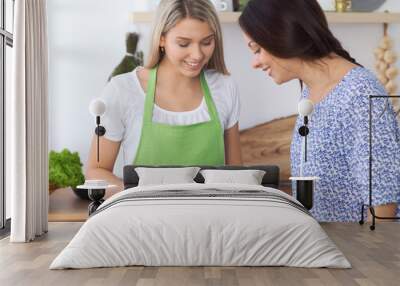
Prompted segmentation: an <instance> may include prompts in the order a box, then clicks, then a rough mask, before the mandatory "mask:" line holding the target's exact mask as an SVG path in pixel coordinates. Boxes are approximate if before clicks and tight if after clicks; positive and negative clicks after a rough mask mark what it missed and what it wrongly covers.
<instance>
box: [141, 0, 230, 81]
mask: <svg viewBox="0 0 400 286" xmlns="http://www.w3.org/2000/svg"><path fill="white" fill-rule="evenodd" d="M185 18H192V19H197V20H200V21H202V22H206V23H208V24H209V25H210V28H211V30H212V31H213V32H214V34H215V50H214V53H213V55H212V57H211V59H210V60H209V62H208V64H207V69H215V70H216V71H218V72H220V73H222V74H229V72H228V70H227V68H226V65H225V60H224V49H223V43H222V29H221V24H220V22H219V19H218V16H217V12H216V10H215V8H214V6H213V4H211V2H210V1H209V0H161V2H160V4H159V6H158V9H157V13H156V18H155V23H154V26H153V33H152V35H153V36H152V40H151V44H150V51H149V56H148V60H147V62H146V65H145V67H146V68H154V67H155V66H156V65H157V64H159V63H160V61H161V60H162V57H163V55H162V53H161V50H160V40H161V36H164V35H165V34H166V33H168V31H169V30H171V29H172V28H173V27H174V26H175V25H176V24H177V23H178V22H179V21H180V20H183V19H185Z"/></svg>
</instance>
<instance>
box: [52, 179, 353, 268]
mask: <svg viewBox="0 0 400 286" xmlns="http://www.w3.org/2000/svg"><path fill="white" fill-rule="evenodd" d="M168 190H180V191H185V190H188V191H192V192H198V193H207V192H208V191H213V192H214V193H215V192H216V191H218V192H224V191H229V192H232V191H233V192H239V191H241V190H242V191H243V190H244V191H247V190H248V191H250V190H253V191H263V192H264V191H265V192H266V193H268V194H270V195H272V196H276V197H281V198H284V199H285V200H290V202H293V203H297V204H299V203H298V202H297V201H296V200H294V199H293V198H292V197H290V196H288V195H286V194H285V193H283V192H281V191H279V190H276V189H272V188H266V187H262V186H254V185H253V186H250V185H238V184H236V185H231V184H184V185H183V184H180V185H165V186H146V187H135V188H132V189H129V190H126V191H123V192H121V193H118V194H116V195H114V196H112V197H111V198H109V199H108V200H107V201H105V202H104V203H103V204H102V205H101V206H100V208H99V209H98V212H97V213H96V214H95V215H93V216H92V217H90V218H89V219H88V220H87V221H86V223H85V224H84V225H83V226H82V227H81V229H80V230H79V232H78V233H77V234H76V235H75V237H74V238H73V239H72V241H71V242H70V243H69V244H68V245H67V246H66V247H65V249H64V250H63V251H62V252H61V253H60V254H59V255H58V256H57V257H56V259H55V260H54V261H53V262H52V264H51V265H50V269H63V268H91V267H114V266H128V265H145V266H194V265H198V266H211V265H213V266H245V265H246V266H293V267H332V268H350V267H351V266H350V263H349V262H348V261H347V259H346V258H345V257H344V255H343V254H342V252H341V251H340V250H338V248H337V247H336V245H335V244H334V243H333V242H332V241H331V240H330V238H329V237H328V236H327V234H326V233H325V232H324V230H323V229H322V228H321V227H320V225H319V224H318V222H317V221H316V220H314V219H313V218H312V217H311V216H310V215H308V214H307V213H306V212H304V211H301V210H300V209H299V208H298V207H294V206H293V205H290V204H287V203H282V201H281V200H275V199H268V200H266V199H263V198H254V197H251V196H249V197H248V198H247V197H243V196H241V197H235V196H232V197H230V196H227V197H218V196H217V197H207V196H206V197H204V196H203V197H195V196H194V197H190V196H182V197H179V195H178V196H175V197H171V198H168V197H167V198H165V197H161V198H139V199H132V200H129V199H128V200H123V199H122V198H129V196H136V195H137V194H139V193H138V192H142V193H140V195H141V194H144V195H146V193H144V192H150V191H151V192H153V193H154V192H155V191H160V192H161V193H162V192H165V191H168ZM244 193H246V192H244ZM249 194H251V192H249Z"/></svg>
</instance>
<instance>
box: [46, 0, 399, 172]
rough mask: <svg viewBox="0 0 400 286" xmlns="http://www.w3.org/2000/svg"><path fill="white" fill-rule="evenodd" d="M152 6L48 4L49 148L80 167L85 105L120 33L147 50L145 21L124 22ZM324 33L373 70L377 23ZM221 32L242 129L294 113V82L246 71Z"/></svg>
mask: <svg viewBox="0 0 400 286" xmlns="http://www.w3.org/2000/svg"><path fill="white" fill-rule="evenodd" d="M151 1H155V2H156V1H157V0H151ZM151 5H152V4H148V3H147V2H146V0H135V1H133V0H118V1H112V0H48V14H49V15H48V21H49V51H50V78H49V80H50V86H49V91H50V94H49V96H50V100H49V116H50V124H49V128H50V130H49V134H50V135H49V146H50V149H52V150H61V149H62V148H69V149H70V150H72V151H78V152H79V154H80V155H81V160H82V162H86V160H87V155H88V150H89V143H90V138H91V134H92V132H93V126H94V119H93V118H92V117H91V116H90V115H89V113H88V108H87V107H88V104H89V102H90V101H91V99H93V98H94V97H96V96H98V95H99V94H100V92H101V90H102V88H103V86H104V85H105V83H106V81H107V78H108V76H109V74H110V73H111V71H112V69H113V68H114V67H115V66H116V65H117V64H118V63H119V61H120V60H121V58H122V57H123V55H124V53H125V43H124V41H125V33H126V32H128V31H138V32H140V33H141V34H142V38H141V42H140V45H139V49H143V50H144V52H145V53H146V51H147V47H148V40H149V24H139V25H134V24H132V23H130V22H129V13H130V12H131V11H138V10H146V9H148V7H149V6H151ZM380 10H390V11H393V12H395V11H397V12H400V1H398V0H389V1H387V3H386V4H385V5H384V6H383V7H382V8H381V9H380ZM399 27H400V25H398V24H396V25H391V26H390V30H389V32H390V34H391V36H392V37H393V38H394V40H395V48H396V52H397V54H398V55H400V32H399V31H400V29H399ZM331 28H332V30H333V32H334V34H335V35H336V36H337V37H338V38H339V39H340V40H341V41H342V43H343V45H344V46H345V48H346V49H348V50H349V52H350V53H351V54H352V55H353V56H354V57H355V58H357V60H358V61H359V62H360V63H362V64H363V65H365V66H366V67H367V68H370V69H373V65H374V59H373V54H372V51H373V49H374V48H375V47H376V46H377V45H378V42H379V40H380V39H381V37H382V30H383V28H382V25H378V24H377V25H375V24H368V25H366V24H335V25H332V26H331ZM223 30H224V41H225V52H226V61H227V64H228V68H229V69H230V71H231V73H232V76H233V77H234V78H235V80H236V82H237V84H238V86H239V89H240V92H241V102H242V113H241V117H240V124H241V128H242V129H244V128H249V127H252V126H255V125H257V124H261V123H264V122H267V121H270V120H272V119H275V118H279V117H285V116H289V115H292V114H294V113H295V112H296V102H297V99H298V97H299V85H298V83H297V82H291V83H289V84H286V85H284V86H276V85H275V84H274V83H273V82H272V81H271V80H270V79H269V78H266V77H265V76H264V75H263V74H262V73H261V72H259V71H254V70H252V69H251V67H250V60H251V54H250V52H249V51H248V50H247V47H246V46H245V44H244V41H243V40H242V35H241V32H240V30H239V28H238V26H237V25H236V24H224V25H223ZM398 65H399V64H398ZM398 82H399V81H398ZM121 167H122V166H121V161H120V160H119V161H118V162H117V169H118V171H117V172H116V173H117V174H119V175H121Z"/></svg>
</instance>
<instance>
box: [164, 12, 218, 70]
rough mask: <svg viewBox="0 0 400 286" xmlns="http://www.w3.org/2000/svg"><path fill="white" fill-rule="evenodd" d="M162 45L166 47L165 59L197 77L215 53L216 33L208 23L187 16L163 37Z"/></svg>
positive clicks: (178, 68)
mask: <svg viewBox="0 0 400 286" xmlns="http://www.w3.org/2000/svg"><path fill="white" fill-rule="evenodd" d="M160 47H163V48H164V49H165V57H164V60H167V61H169V62H170V63H171V64H172V65H173V66H174V67H175V68H176V69H177V70H178V71H179V72H180V73H182V74H183V75H185V76H188V77H196V76H198V75H199V74H200V72H201V70H202V69H203V68H204V66H206V65H207V63H208V61H209V60H210V59H211V57H212V55H213V53H214V50H215V35H214V32H213V31H212V30H211V28H210V25H209V24H208V23H206V22H202V21H200V20H196V19H192V18H185V19H183V20H181V21H179V22H178V23H177V24H176V25H175V26H174V27H173V28H172V29H170V30H169V31H168V33H166V35H164V36H162V37H161V40H160Z"/></svg>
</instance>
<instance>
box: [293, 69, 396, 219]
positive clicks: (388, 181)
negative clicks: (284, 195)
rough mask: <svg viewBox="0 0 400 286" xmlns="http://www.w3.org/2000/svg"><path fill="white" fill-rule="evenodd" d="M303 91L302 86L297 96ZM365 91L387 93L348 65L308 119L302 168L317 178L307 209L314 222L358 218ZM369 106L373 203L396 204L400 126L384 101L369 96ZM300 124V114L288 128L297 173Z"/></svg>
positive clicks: (365, 150) (364, 165)
mask: <svg viewBox="0 0 400 286" xmlns="http://www.w3.org/2000/svg"><path fill="white" fill-rule="evenodd" d="M308 95H309V90H308V88H307V87H305V89H304V90H303V93H302V97H308ZM369 95H386V92H385V90H384V88H383V87H382V85H381V84H380V83H379V82H378V80H377V79H376V77H375V76H374V75H373V74H372V73H371V72H370V71H368V70H367V69H365V68H361V67H356V68H353V69H352V70H350V71H349V72H348V73H347V74H346V75H345V76H344V78H343V79H342V80H341V82H340V83H339V84H338V85H337V86H336V87H335V88H334V89H333V90H331V91H330V93H329V94H328V95H327V96H326V97H325V98H324V99H323V100H322V101H321V102H319V103H318V104H316V105H315V108H314V112H313V113H312V115H311V116H310V118H309V128H310V133H309V135H308V138H307V140H308V142H307V145H308V146H307V156H308V158H307V163H305V164H303V167H302V168H303V175H304V176H318V177H319V178H320V180H318V181H317V182H316V187H315V192H314V206H313V208H312V209H311V213H312V214H313V216H314V217H315V218H316V219H317V220H319V221H345V222H350V221H358V220H360V218H361V217H360V216H361V205H362V204H363V203H366V204H367V203H368V202H369V197H368V195H369ZM372 106H373V108H372V110H373V114H372V118H373V121H372V125H373V135H372V142H373V143H372V146H373V148H372V158H373V161H372V162H373V163H372V166H373V167H372V178H373V180H372V182H373V185H372V190H373V191H372V194H373V195H372V204H373V205H383V204H388V203H399V202H400V128H399V124H398V122H397V120H396V117H395V112H394V110H393V106H392V105H391V103H390V101H389V100H388V99H385V98H382V99H380V98H378V99H373V105H372ZM302 123H303V118H300V117H299V118H297V122H296V126H295V128H294V132H293V140H292V145H291V170H292V176H299V175H300V168H301V164H302V161H303V159H302V155H301V154H302V137H301V136H300V135H299V134H298V128H299V127H300V126H301V125H302ZM293 192H294V195H295V188H294V190H293ZM397 213H399V211H398V212H397ZM365 215H366V213H365V214H364V217H365Z"/></svg>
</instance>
